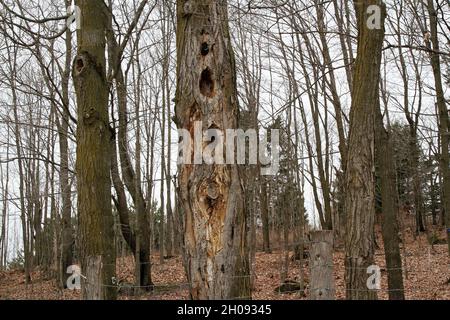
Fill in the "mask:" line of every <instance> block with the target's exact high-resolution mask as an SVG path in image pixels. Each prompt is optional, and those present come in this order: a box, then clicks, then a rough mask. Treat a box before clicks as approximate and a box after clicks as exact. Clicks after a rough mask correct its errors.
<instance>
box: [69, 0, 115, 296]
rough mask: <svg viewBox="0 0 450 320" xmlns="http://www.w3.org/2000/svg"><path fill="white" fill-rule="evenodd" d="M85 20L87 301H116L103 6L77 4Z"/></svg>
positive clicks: (77, 74) (83, 244)
mask: <svg viewBox="0 0 450 320" xmlns="http://www.w3.org/2000/svg"><path fill="white" fill-rule="evenodd" d="M75 3H76V5H77V6H78V7H79V8H80V9H81V12H82V14H83V19H82V22H81V29H80V30H78V32H77V34H78V53H77V56H76V57H75V60H74V64H73V71H72V74H73V80H74V84H75V91H76V96H77V106H78V108H77V115H78V127H77V159H76V172H77V189H78V205H77V208H78V216H79V232H80V238H79V239H80V260H81V267H82V269H81V270H82V273H83V274H86V275H88V276H90V277H89V278H87V279H83V280H82V285H83V286H82V297H83V298H84V299H89V300H91V299H114V298H115V297H116V294H117V293H116V288H115V286H114V284H113V277H114V276H115V248H114V228H113V223H114V221H113V215H112V208H111V180H110V170H111V157H110V153H111V146H110V140H111V131H110V127H109V117H108V86H107V82H106V58H105V45H106V40H105V31H106V26H107V20H106V17H107V16H106V14H105V12H104V10H105V8H104V3H103V2H98V1H86V0H77V1H76V2H75Z"/></svg>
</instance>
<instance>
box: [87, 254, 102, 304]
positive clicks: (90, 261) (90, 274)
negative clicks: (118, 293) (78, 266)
mask: <svg viewBox="0 0 450 320" xmlns="http://www.w3.org/2000/svg"><path fill="white" fill-rule="evenodd" d="M86 262H87V263H86V267H87V269H86V279H85V287H84V290H85V296H86V297H87V299H89V300H101V299H102V298H103V294H102V290H103V289H104V288H103V286H102V283H103V279H102V273H101V270H102V256H89V257H87V261H86Z"/></svg>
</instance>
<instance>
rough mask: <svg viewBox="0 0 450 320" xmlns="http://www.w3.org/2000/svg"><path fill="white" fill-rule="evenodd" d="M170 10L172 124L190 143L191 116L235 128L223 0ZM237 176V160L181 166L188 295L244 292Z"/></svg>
mask: <svg viewBox="0 0 450 320" xmlns="http://www.w3.org/2000/svg"><path fill="white" fill-rule="evenodd" d="M177 15H178V33H177V48H178V60H177V80H178V84H177V94H176V117H175V120H176V122H177V125H178V128H180V129H186V130H188V131H189V132H190V135H191V138H192V141H194V138H193V135H194V123H195V122H196V121H202V129H203V130H206V129H216V130H220V131H221V132H225V130H226V129H232V128H236V127H237V124H238V112H239V108H238V103H237V91H236V72H235V62H234V55H233V51H232V48H231V41H230V35H229V29H228V21H227V20H228V13H227V7H226V1H215V0H209V1H204V0H203V1H200V0H191V1H184V0H179V1H178V5H177ZM225 142H226V141H225ZM202 148H205V144H203V146H202ZM192 156H193V151H192V153H191V159H192ZM240 177H241V174H240V172H239V167H238V166H237V165H224V164H212V165H209V164H198V165H191V164H182V165H180V168H179V184H180V202H181V205H182V208H183V211H184V214H185V219H186V221H185V222H186V224H185V263H186V270H187V273H188V278H189V282H190V284H191V297H192V298H193V299H236V298H249V297H250V275H249V263H248V253H247V248H246V240H245V239H246V237H245V233H246V215H245V211H244V196H243V195H244V190H243V186H242V184H241V178H240Z"/></svg>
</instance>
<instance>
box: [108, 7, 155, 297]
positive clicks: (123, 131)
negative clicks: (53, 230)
mask: <svg viewBox="0 0 450 320" xmlns="http://www.w3.org/2000/svg"><path fill="white" fill-rule="evenodd" d="M109 10H110V9H108V11H107V12H108V17H107V24H108V28H107V39H108V53H109V58H110V61H111V67H112V70H113V74H112V76H113V79H114V80H115V83H116V88H117V101H118V103H117V104H118V115H119V119H118V120H119V121H118V122H119V126H118V133H117V141H118V151H119V159H120V168H121V171H122V177H123V182H124V184H125V186H126V188H127V190H128V192H129V193H130V195H131V198H132V199H133V202H134V205H135V209H136V214H137V219H138V228H139V229H138V231H137V233H139V240H140V245H139V253H136V252H134V251H133V252H134V254H135V255H136V254H139V261H140V266H141V267H140V286H142V287H146V288H151V285H152V281H151V263H150V225H149V222H148V215H147V209H146V205H145V199H144V195H143V192H142V188H141V186H140V183H138V182H137V180H139V179H137V177H136V176H137V175H136V173H135V170H134V169H133V165H132V163H131V160H130V153H129V149H128V138H127V132H128V119H127V112H128V106H127V81H126V77H125V75H124V72H123V70H122V65H121V58H122V57H121V46H120V45H119V44H118V43H117V40H116V38H115V35H114V34H113V28H112V14H111V12H110V11H109ZM140 12H141V9H139V10H138V13H137V15H139V14H140ZM136 170H140V169H139V168H136ZM116 182H117V183H119V180H118V179H116ZM120 192H121V191H120ZM122 206H123V204H122ZM122 231H124V229H122ZM127 236H128V235H127ZM134 241H136V237H135V239H134ZM129 244H131V242H129Z"/></svg>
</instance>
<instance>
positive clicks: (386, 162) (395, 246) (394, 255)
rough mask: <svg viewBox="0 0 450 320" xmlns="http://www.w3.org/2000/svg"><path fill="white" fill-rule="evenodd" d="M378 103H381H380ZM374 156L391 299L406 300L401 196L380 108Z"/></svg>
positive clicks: (377, 115) (390, 144) (377, 118)
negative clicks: (377, 166)
mask: <svg viewBox="0 0 450 320" xmlns="http://www.w3.org/2000/svg"><path fill="white" fill-rule="evenodd" d="M378 103H379V100H378ZM375 113H376V114H375V121H376V123H375V127H376V131H375V132H376V135H375V154H376V159H377V162H378V165H379V168H380V169H379V170H380V179H381V202H382V212H383V223H382V235H383V242H384V255H385V258H386V268H387V270H388V289H389V299H390V300H404V299H405V293H404V287H403V275H402V257H401V255H400V244H399V243H400V241H399V240H400V239H399V225H398V219H397V217H398V209H399V208H398V194H397V184H396V170H395V162H394V154H393V147H392V142H391V139H390V135H389V133H388V132H387V131H386V130H385V128H384V124H383V116H382V114H381V110H380V108H379V107H378V108H376V110H375Z"/></svg>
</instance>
